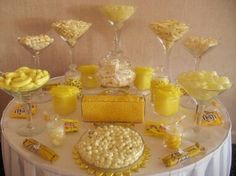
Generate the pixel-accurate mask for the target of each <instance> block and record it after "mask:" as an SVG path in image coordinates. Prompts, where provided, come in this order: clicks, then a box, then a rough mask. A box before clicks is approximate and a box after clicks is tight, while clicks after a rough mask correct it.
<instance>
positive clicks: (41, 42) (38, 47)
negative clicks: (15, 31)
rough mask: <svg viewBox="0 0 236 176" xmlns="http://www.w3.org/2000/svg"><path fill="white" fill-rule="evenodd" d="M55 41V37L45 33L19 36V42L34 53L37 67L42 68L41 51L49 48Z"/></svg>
mask: <svg viewBox="0 0 236 176" xmlns="http://www.w3.org/2000/svg"><path fill="white" fill-rule="evenodd" d="M53 41H54V39H53V38H51V37H49V36H48V35H44V34H41V35H28V36H24V37H18V42H19V43H20V44H21V45H22V46H23V47H24V48H25V49H26V50H27V51H29V52H30V53H31V54H32V57H33V59H34V67H35V68H40V61H39V55H40V52H41V51H42V50H43V49H45V48H47V47H48V46H49V45H50V44H51V43H52V42H53Z"/></svg>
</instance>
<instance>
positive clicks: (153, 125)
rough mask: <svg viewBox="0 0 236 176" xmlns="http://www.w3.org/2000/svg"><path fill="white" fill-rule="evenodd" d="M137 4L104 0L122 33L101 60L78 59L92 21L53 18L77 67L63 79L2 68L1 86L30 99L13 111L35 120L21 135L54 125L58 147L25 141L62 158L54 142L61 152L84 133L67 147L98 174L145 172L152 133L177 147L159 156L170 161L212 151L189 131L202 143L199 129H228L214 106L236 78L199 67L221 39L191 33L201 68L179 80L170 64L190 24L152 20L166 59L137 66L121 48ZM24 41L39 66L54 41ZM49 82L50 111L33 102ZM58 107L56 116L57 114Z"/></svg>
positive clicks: (162, 145)
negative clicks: (187, 100)
mask: <svg viewBox="0 0 236 176" xmlns="http://www.w3.org/2000/svg"><path fill="white" fill-rule="evenodd" d="M135 10H136V8H135V7H133V6H129V5H104V6H101V8H100V11H101V13H102V14H103V15H104V16H105V17H106V18H107V20H108V22H109V24H110V25H111V26H112V27H113V28H114V31H115V36H114V47H113V49H112V50H111V51H109V52H108V54H107V55H106V56H105V57H103V58H102V59H101V61H99V63H94V64H88V65H76V64H75V62H74V58H75V56H74V51H73V50H74V47H75V45H76V43H77V41H78V39H79V38H80V37H82V36H83V34H85V33H86V32H87V31H88V30H89V28H90V27H91V25H92V24H91V23H88V22H84V21H81V20H59V21H56V22H54V23H53V24H52V28H53V29H54V30H55V31H56V33H57V34H58V35H60V37H61V38H62V39H63V40H64V41H65V42H66V43H67V44H68V46H69V47H70V58H69V59H70V66H69V71H67V72H66V73H65V75H64V76H63V77H59V78H55V79H52V80H50V82H49V83H48V84H47V85H46V83H47V82H48V81H49V79H50V75H49V73H48V71H46V70H41V69H32V68H29V67H25V66H24V67H20V68H18V69H16V70H15V71H12V72H6V73H1V75H0V88H1V89H3V90H4V91H5V92H7V93H8V94H10V95H12V96H14V97H15V98H17V99H19V100H21V101H22V102H23V104H21V105H17V106H16V107H15V108H14V109H13V111H11V113H10V117H13V118H14V119H13V118H12V119H13V120H20V119H28V123H27V124H26V125H24V126H22V127H19V129H17V134H19V135H21V136H27V137H28V136H36V135H39V134H40V133H41V132H43V130H44V128H45V127H47V135H46V137H47V138H48V141H49V144H50V145H51V146H52V149H50V148H49V147H47V146H46V145H43V144H41V142H40V140H39V141H37V140H35V139H33V138H28V139H25V140H24V142H23V147H24V148H25V149H26V150H28V151H31V152H33V153H35V154H37V155H38V156H40V157H41V158H43V159H45V160H47V161H56V160H58V159H60V158H59V155H58V154H57V153H56V152H54V147H58V148H57V149H59V150H58V151H60V148H63V145H66V141H67V139H66V138H67V135H68V136H69V135H70V137H68V138H70V139H72V137H73V136H74V137H77V138H78V139H77V140H76V141H78V142H76V141H74V142H76V143H74V144H75V145H74V147H73V148H72V146H71V144H70V147H71V148H70V151H67V152H68V153H70V152H71V151H72V155H73V159H74V160H75V163H76V164H78V165H79V167H80V168H81V169H85V170H86V172H87V173H88V174H94V175H96V176H127V175H131V174H132V173H133V172H138V171H139V169H140V168H142V167H144V166H145V164H146V162H147V161H148V160H149V157H150V155H151V153H150V151H149V149H148V145H150V144H152V143H151V142H150V141H148V142H146V140H150V139H151V138H152V140H153V141H155V142H156V143H157V144H158V145H157V146H156V147H157V149H158V150H160V149H161V150H163V153H165V152H166V154H168V153H167V152H169V151H171V152H172V153H171V154H169V155H167V156H165V157H163V158H162V156H152V157H155V158H158V160H159V161H162V162H163V166H164V167H171V166H176V165H177V164H178V163H181V162H182V161H184V160H186V159H188V158H192V157H195V156H198V155H200V154H202V155H204V152H205V150H206V149H205V148H204V147H202V146H201V145H200V144H198V143H197V144H195V145H193V141H191V140H189V139H188V138H186V137H185V135H184V134H186V133H188V134H191V138H194V140H197V142H198V139H199V138H202V136H200V135H199V133H198V132H199V131H200V130H199V127H200V126H204V127H207V128H211V127H212V128H222V126H223V124H224V123H225V119H224V117H223V115H222V113H221V112H220V110H219V109H220V106H214V107H212V103H211V101H212V100H213V99H214V98H215V97H217V96H218V95H219V94H220V93H222V92H224V91H225V90H227V89H230V88H231V86H232V83H231V81H230V80H229V78H228V77H226V76H219V75H218V74H217V72H216V71H200V70H199V63H200V60H201V57H202V55H203V54H204V53H206V52H207V51H208V50H209V49H210V48H212V47H214V46H216V45H217V44H218V41H217V40H215V39H213V38H203V37H189V38H187V39H186V40H185V41H184V46H185V48H186V49H187V50H188V51H189V52H190V53H191V54H192V55H193V56H194V57H195V58H196V62H195V63H196V64H195V65H196V66H195V71H190V72H185V73H181V74H180V75H178V76H177V83H176V84H175V83H174V80H173V77H172V73H171V68H170V58H169V54H170V50H171V48H172V47H173V45H174V44H175V42H176V41H178V40H180V39H181V38H183V36H184V35H185V33H186V32H188V31H189V29H190V27H189V26H188V25H186V24H185V23H183V22H180V21H177V20H170V19H168V20H161V21H158V22H155V23H151V24H150V28H151V30H152V31H153V32H154V33H155V34H156V36H157V37H158V39H159V40H160V42H161V44H162V46H163V48H164V51H165V55H166V59H165V65H164V67H152V66H149V67H147V66H142V65H139V66H135V67H134V68H132V67H131V64H130V62H129V59H128V57H126V56H125V55H124V53H123V51H122V49H121V42H120V35H121V29H122V27H123V25H124V22H126V21H127V20H128V19H129V18H130V17H131V16H132V15H133V14H134V12H135ZM18 41H19V43H20V44H21V45H22V46H24V47H25V48H26V49H27V50H29V51H30V52H31V53H32V55H33V57H34V58H35V66H36V67H37V68H38V67H39V60H38V59H39V57H38V55H39V52H40V51H41V50H42V49H44V48H46V47H48V46H49V45H50V44H51V43H52V42H54V39H53V38H51V37H49V36H48V35H46V34H42V35H37V36H25V37H20V38H18ZM42 87H43V90H44V91H46V92H49V93H50V95H51V97H52V100H51V102H50V105H49V104H47V105H45V106H47V107H45V110H44V109H43V115H42V114H40V113H39V112H38V111H37V110H38V109H39V111H40V108H42V107H43V105H42V106H41V105H36V104H32V96H33V95H34V94H35V92H36V91H37V90H38V89H40V88H42ZM146 92H147V93H146ZM183 92H185V93H186V94H188V95H190V96H191V97H192V98H194V99H195V100H196V102H197V108H196V113H195V114H194V115H193V110H192V109H186V108H183V107H181V105H180V100H181V98H183V97H182V95H183ZM144 93H145V96H144V95H143V94H144ZM34 103H35V102H34ZM44 103H46V102H44ZM48 105H49V106H48ZM51 105H52V107H51ZM208 105H209V106H208ZM206 106H208V107H207V109H205V107H206ZM52 112H53V113H55V114H54V115H51V114H50V113H52ZM32 115H35V116H39V118H42V119H43V118H44V121H43V122H44V123H42V124H40V123H38V124H34V123H33V121H32ZM185 117H186V118H185ZM192 117H193V118H192ZM185 119H188V121H187V120H186V121H185ZM183 121H184V122H187V123H189V124H188V125H189V126H190V128H191V130H192V131H194V133H195V135H193V134H192V133H191V132H190V131H187V130H186V129H187V128H182V126H184V125H185V124H182V122H183ZM193 122H194V123H193ZM136 130H137V131H136ZM205 138H206V137H205ZM39 139H40V137H39ZM73 139H75V138H73ZM70 142H71V141H70ZM149 142H150V143H149ZM184 142H185V143H187V144H188V145H186V144H185V143H184ZM194 142H195V141H194ZM156 143H155V144H156ZM189 144H190V145H189ZM183 145H184V146H183ZM186 146H189V147H186ZM152 152H153V151H152ZM152 160H153V158H152ZM152 160H151V162H153V161H152ZM160 163H161V162H160ZM157 164H158V163H155V166H157ZM152 165H153V163H152ZM79 167H78V168H79ZM157 167H158V166H157ZM148 169H149V168H148ZM144 174H145V172H144Z"/></svg>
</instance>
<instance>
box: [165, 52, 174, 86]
mask: <svg viewBox="0 0 236 176" xmlns="http://www.w3.org/2000/svg"><path fill="white" fill-rule="evenodd" d="M170 52H171V49H165V56H166V58H165V64H164V73H165V74H166V75H167V76H168V79H169V80H170V82H173V81H174V80H173V77H172V70H171V67H170Z"/></svg>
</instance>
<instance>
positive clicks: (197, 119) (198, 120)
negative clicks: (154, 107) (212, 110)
mask: <svg viewBox="0 0 236 176" xmlns="http://www.w3.org/2000/svg"><path fill="white" fill-rule="evenodd" d="M205 106H206V105H205V104H201V103H200V104H199V103H198V104H197V108H196V112H195V116H194V122H195V127H194V129H195V131H196V132H198V131H199V130H200V125H201V120H202V116H203V113H204V110H205Z"/></svg>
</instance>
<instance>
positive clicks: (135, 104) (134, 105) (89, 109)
mask: <svg viewBox="0 0 236 176" xmlns="http://www.w3.org/2000/svg"><path fill="white" fill-rule="evenodd" d="M144 110H145V100H144V97H143V96H138V95H84V96H83V98H82V118H83V120H84V121H86V122H133V123H141V122H143V120H144Z"/></svg>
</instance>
